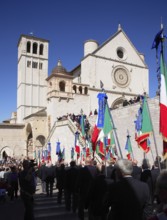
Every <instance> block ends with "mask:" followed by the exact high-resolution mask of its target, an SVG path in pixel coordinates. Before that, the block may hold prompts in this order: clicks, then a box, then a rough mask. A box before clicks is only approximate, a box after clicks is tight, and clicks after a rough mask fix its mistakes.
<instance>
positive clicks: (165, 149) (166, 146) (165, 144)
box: [163, 141, 167, 159]
mask: <svg viewBox="0 0 167 220" xmlns="http://www.w3.org/2000/svg"><path fill="white" fill-rule="evenodd" d="M163 158H164V159H167V142H166V141H163Z"/></svg>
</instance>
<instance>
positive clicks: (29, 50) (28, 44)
mask: <svg viewBox="0 0 167 220" xmlns="http://www.w3.org/2000/svg"><path fill="white" fill-rule="evenodd" d="M30 52H31V42H30V41H28V42H27V53H30Z"/></svg>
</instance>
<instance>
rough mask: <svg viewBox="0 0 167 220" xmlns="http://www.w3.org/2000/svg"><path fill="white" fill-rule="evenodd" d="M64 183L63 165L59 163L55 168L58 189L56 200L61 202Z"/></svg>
mask: <svg viewBox="0 0 167 220" xmlns="http://www.w3.org/2000/svg"><path fill="white" fill-rule="evenodd" d="M64 184H65V165H64V163H61V164H60V166H59V167H57V168H56V188H57V189H58V197H57V202H58V204H61V202H62V195H63V191H64Z"/></svg>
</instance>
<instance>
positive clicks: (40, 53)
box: [39, 44, 43, 55]
mask: <svg viewBox="0 0 167 220" xmlns="http://www.w3.org/2000/svg"><path fill="white" fill-rule="evenodd" d="M39 55H43V44H40V46H39Z"/></svg>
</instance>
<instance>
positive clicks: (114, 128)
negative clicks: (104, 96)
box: [107, 103, 123, 158]
mask: <svg viewBox="0 0 167 220" xmlns="http://www.w3.org/2000/svg"><path fill="white" fill-rule="evenodd" d="M107 105H108V103H107ZM108 108H109V106H108ZM109 114H110V117H111V121H112V124H113V130H114V134H115V138H116V140H117V145H118V149H119V153H120V155H121V158H123V155H122V151H121V147H120V143H119V140H118V136H117V132H116V127H115V124H114V121H113V118H112V115H111V112H110V111H109Z"/></svg>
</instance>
